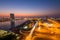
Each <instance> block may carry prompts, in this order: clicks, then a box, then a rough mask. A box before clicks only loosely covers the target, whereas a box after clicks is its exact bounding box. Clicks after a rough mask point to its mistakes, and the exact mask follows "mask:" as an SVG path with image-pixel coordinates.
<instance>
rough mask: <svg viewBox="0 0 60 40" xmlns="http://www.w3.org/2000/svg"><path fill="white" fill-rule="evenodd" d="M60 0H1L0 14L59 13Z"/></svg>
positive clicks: (33, 14)
mask: <svg viewBox="0 0 60 40" xmlns="http://www.w3.org/2000/svg"><path fill="white" fill-rule="evenodd" d="M59 6H60V0H0V16H9V14H10V13H14V14H15V16H44V15H53V14H57V13H59V8H60V7H59Z"/></svg>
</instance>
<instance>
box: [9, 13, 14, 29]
mask: <svg viewBox="0 0 60 40" xmlns="http://www.w3.org/2000/svg"><path fill="white" fill-rule="evenodd" d="M10 22H11V28H13V27H15V20H14V13H10Z"/></svg>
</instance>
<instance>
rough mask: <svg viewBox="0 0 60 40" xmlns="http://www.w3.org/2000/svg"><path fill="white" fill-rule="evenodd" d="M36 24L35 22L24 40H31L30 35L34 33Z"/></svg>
mask: <svg viewBox="0 0 60 40" xmlns="http://www.w3.org/2000/svg"><path fill="white" fill-rule="evenodd" d="M37 25H38V22H36V24H35V25H34V27H33V28H32V30H31V32H30V33H29V35H28V36H27V37H26V39H25V40H32V34H33V32H34V29H35V28H36V27H37Z"/></svg>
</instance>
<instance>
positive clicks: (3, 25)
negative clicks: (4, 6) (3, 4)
mask: <svg viewBox="0 0 60 40" xmlns="http://www.w3.org/2000/svg"><path fill="white" fill-rule="evenodd" d="M25 21H27V20H15V27H16V26H18V25H21V24H22V23H24V22H25ZM9 28H11V24H10V21H6V22H0V29H5V30H8V29H9Z"/></svg>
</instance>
